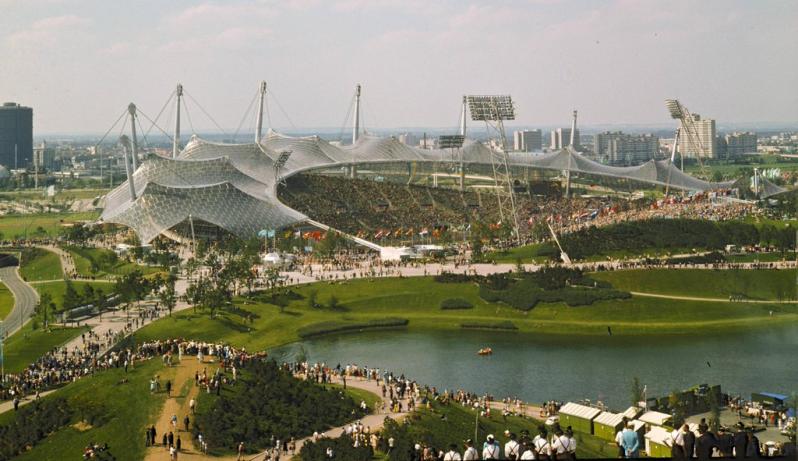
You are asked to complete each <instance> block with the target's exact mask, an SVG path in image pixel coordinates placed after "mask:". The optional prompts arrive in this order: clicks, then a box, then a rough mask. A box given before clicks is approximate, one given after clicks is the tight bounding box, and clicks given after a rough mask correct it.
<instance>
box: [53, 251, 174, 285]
mask: <svg viewBox="0 0 798 461" xmlns="http://www.w3.org/2000/svg"><path fill="white" fill-rule="evenodd" d="M66 250H67V251H69V253H70V254H71V255H72V259H73V261H75V269H76V270H77V271H78V274H80V275H83V276H86V277H99V278H110V277H115V276H117V275H125V274H128V273H130V272H133V271H134V270H136V269H138V270H140V271H141V272H142V274H144V275H147V274H154V273H156V272H164V271H163V269H161V268H158V267H150V266H140V265H138V264H135V263H132V262H129V261H128V260H126V259H120V258H118V257H117V256H116V253H114V252H113V251H112V250H107V249H104V248H81V247H77V246H68V247H66Z"/></svg>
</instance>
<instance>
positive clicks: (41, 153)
mask: <svg viewBox="0 0 798 461" xmlns="http://www.w3.org/2000/svg"><path fill="white" fill-rule="evenodd" d="M54 161H55V148H54V147H50V146H48V145H47V142H46V141H44V142H42V143H41V144H40V145H38V146H36V147H34V148H33V161H32V164H33V167H34V168H38V169H39V170H40V171H41V170H53V169H54V168H53V163H54Z"/></svg>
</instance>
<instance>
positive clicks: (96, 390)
mask: <svg viewBox="0 0 798 461" xmlns="http://www.w3.org/2000/svg"><path fill="white" fill-rule="evenodd" d="M174 373H175V369H174V368H171V369H169V368H164V367H163V365H162V364H161V362H160V361H159V360H158V359H152V360H149V361H147V362H146V363H144V364H142V365H137V366H136V368H134V369H132V370H130V371H129V372H128V373H125V370H124V369H123V368H117V369H111V370H108V371H102V372H100V373H97V374H96V375H95V376H94V377H92V378H84V379H81V380H79V381H77V382H75V383H72V384H69V385H68V386H66V387H64V388H63V389H61V390H59V391H58V392H56V393H54V394H53V395H58V396H62V397H65V398H66V399H67V400H68V401H69V402H70V403H71V404H72V405H75V406H78V407H86V406H88V407H90V408H91V409H92V411H93V412H95V411H96V412H98V413H99V414H101V415H102V419H103V420H104V421H103V424H98V425H96V426H91V425H76V424H73V425H70V426H67V427H65V428H63V429H60V430H58V431H56V432H55V433H53V434H50V435H48V436H47V438H46V439H44V440H42V441H41V442H40V443H39V444H38V445H36V446H34V447H33V449H32V450H30V451H28V452H26V453H25V454H23V455H21V456H19V457H18V458H16V459H20V460H42V459H80V456H81V454H82V453H83V448H84V447H85V446H86V445H87V444H88V443H89V442H95V443H99V444H103V443H107V444H108V446H109V448H110V452H111V453H112V454H113V455H114V456H115V457H116V459H131V460H132V459H144V454H145V447H144V428H145V427H147V426H148V423H152V422H153V421H155V419H156V417H157V415H158V414H159V412H160V410H161V408H162V406H163V403H164V400H165V397H166V393H165V392H161V393H158V394H154V395H151V394H150V391H149V384H148V383H149V380H150V378H152V376H153V375H155V374H159V375H160V376H161V381H162V382H164V381H165V380H166V379H173V378H174ZM122 379H127V380H128V382H127V383H124V384H121V383H120V381H121V380H122ZM44 398H45V399H46V398H51V396H47V397H44ZM7 415H11V416H7ZM2 416H3V417H2V418H0V423H2V422H5V421H7V418H11V417H13V412H8V413H6V414H4V415H2ZM75 422H77V421H73V423H75ZM159 429H160V430H163V428H159ZM158 435H159V436H160V433H159V434H158Z"/></svg>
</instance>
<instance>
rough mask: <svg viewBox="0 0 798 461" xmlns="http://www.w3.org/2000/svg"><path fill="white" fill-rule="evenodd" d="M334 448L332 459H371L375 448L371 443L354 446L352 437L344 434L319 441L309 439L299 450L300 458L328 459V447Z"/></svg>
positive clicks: (368, 460)
mask: <svg viewBox="0 0 798 461" xmlns="http://www.w3.org/2000/svg"><path fill="white" fill-rule="evenodd" d="M328 448H330V449H332V459H345V460H347V461H371V460H372V459H373V457H374V450H372V449H371V445H369V444H367V443H366V444H360V446H358V447H354V441H353V440H352V437H350V436H348V435H342V436H340V437H338V438H337V439H327V438H323V439H319V440H318V441H317V442H313V441H311V440H308V441H307V442H305V444H304V445H302V449H301V450H299V459H300V460H302V461H328V460H329V459H331V458H330V456H328V455H327V449H328Z"/></svg>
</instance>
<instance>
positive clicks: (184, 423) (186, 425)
mask: <svg viewBox="0 0 798 461" xmlns="http://www.w3.org/2000/svg"><path fill="white" fill-rule="evenodd" d="M188 423H189V419H188V415H186V416H184V417H183V427H185V428H186V432H188Z"/></svg>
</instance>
